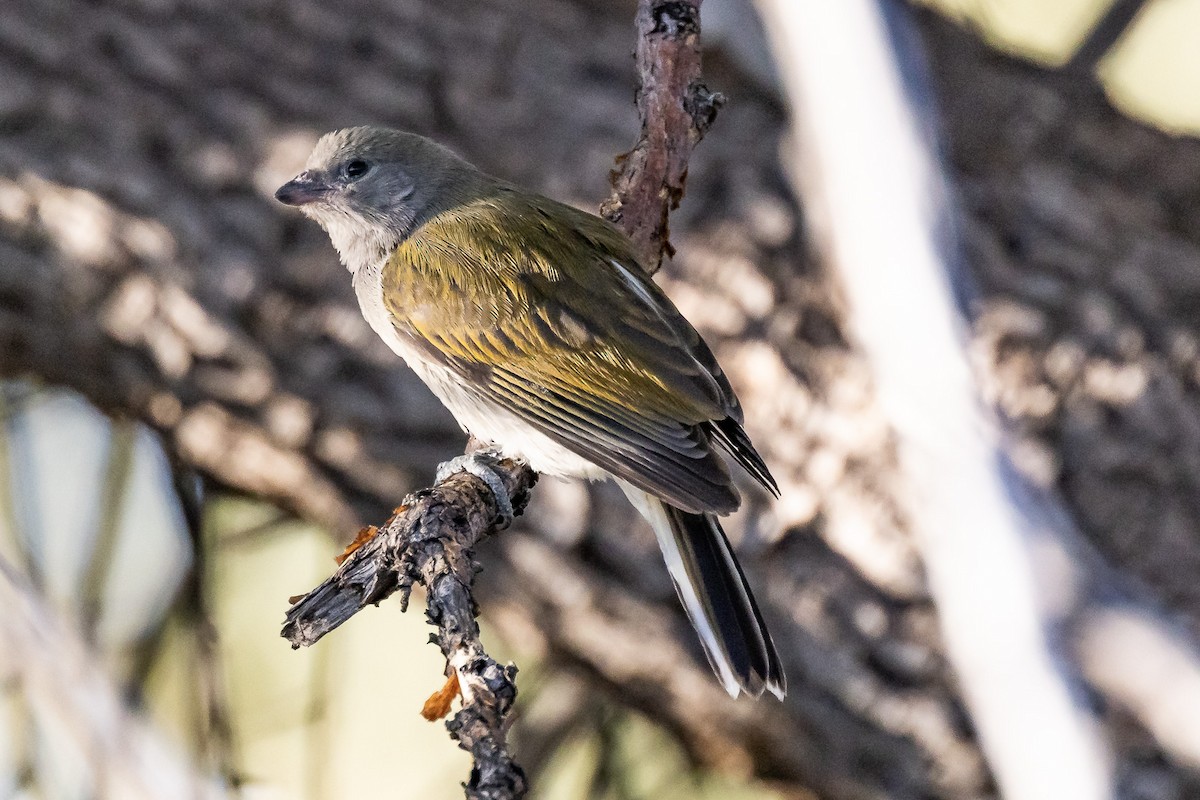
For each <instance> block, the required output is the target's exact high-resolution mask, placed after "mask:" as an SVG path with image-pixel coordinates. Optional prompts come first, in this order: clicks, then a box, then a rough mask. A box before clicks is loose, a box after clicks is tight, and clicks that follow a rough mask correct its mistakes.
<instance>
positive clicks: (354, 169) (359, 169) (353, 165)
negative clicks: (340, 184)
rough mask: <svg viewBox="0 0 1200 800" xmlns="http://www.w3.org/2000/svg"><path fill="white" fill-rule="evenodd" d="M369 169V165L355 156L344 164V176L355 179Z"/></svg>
mask: <svg viewBox="0 0 1200 800" xmlns="http://www.w3.org/2000/svg"><path fill="white" fill-rule="evenodd" d="M369 169H371V165H370V164H368V163H367V162H365V161H363V160H362V159H360V158H356V159H354V160H353V161H351V162H350V163H348V164H347V165H346V177H347V178H349V179H350V180H356V179H358V178H361V177H362V176H363V175H366V174H367V171H368V170H369Z"/></svg>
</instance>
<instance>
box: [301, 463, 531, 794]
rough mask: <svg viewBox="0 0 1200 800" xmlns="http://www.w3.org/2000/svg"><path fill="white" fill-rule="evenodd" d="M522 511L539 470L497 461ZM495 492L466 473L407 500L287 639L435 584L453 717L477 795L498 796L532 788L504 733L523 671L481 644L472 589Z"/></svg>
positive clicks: (309, 635) (435, 614)
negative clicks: (456, 692)
mask: <svg viewBox="0 0 1200 800" xmlns="http://www.w3.org/2000/svg"><path fill="white" fill-rule="evenodd" d="M495 471H496V474H497V475H498V476H499V477H500V479H501V480H502V481H503V482H504V486H505V488H506V489H507V490H508V492H509V495H510V496H511V497H512V498H513V511H514V513H520V512H521V511H522V510H523V509H524V507H525V504H526V502H527V501H528V498H529V490H530V489H531V488H532V487H533V485H534V483H536V481H537V475H536V474H535V473H534V472H533V471H532V470H530V469H529V468H528V467H527V466H525V465H524V464H520V463H517V462H514V461H502V462H500V463H499V464H498V465H496V467H495ZM497 511H498V509H497V507H496V501H495V498H494V497H493V496H492V493H491V490H489V489H488V487H487V485H486V484H484V482H483V481H481V480H480V479H479V478H476V477H475V476H473V475H469V474H467V473H463V472H458V473H454V474H452V475H450V476H449V477H447V478H445V479H444V480H442V481H440V482H439V483H437V484H436V485H435V486H434V487H433V488H430V489H422V490H420V491H418V492H414V493H413V494H411V495H409V496H408V497H406V498H405V499H404V503H403V504H402V505H401V506H400V507H399V508H397V509H396V513H395V514H394V515H393V516H392V518H391V519H389V520H388V521H387V522H386V523H385V524H384V525H383V527H381V528H380V529H379V530H378V532H377V533H375V534H374V535H373V536H372V537H371V538H369V539H367V540H366V541H365V542H364V543H363V544H362V545H361V546H359V547H358V548H357V549H355V550H354V551H353V552H351V553H350V554H349V556H348V557H347V558H346V560H345V561H343V562H342V565H341V566H340V567H339V568H338V570H337V572H335V573H334V574H333V576H332V577H330V578H329V579H327V580H326V581H325V582H324V583H322V584H321V585H320V586H318V587H317V588H316V589H313V590H312V591H311V592H309V593H308V594H307V595H305V596H304V597H303V598H301V599H300V600H299V601H298V602H296V604H295V605H293V606H292V608H291V609H290V610H289V611H288V613H287V621H286V623H285V624H284V626H283V636H284V638H286V639H287V640H288V641H290V642H291V643H292V646H293V647H300V646H301V645H305V646H307V645H311V644H314V643H315V642H317V641H318V640H319V639H320V638H321V637H322V636H324V635H325V634H327V633H329V632H330V631H332V630H333V629H334V628H336V627H338V626H339V625H341V624H342V623H343V622H345V621H346V620H348V619H349V618H350V617H351V616H353V615H354V614H355V613H357V612H358V611H359V610H360V609H362V608H364V607H366V606H367V605H371V604H377V603H379V602H380V601H382V600H384V599H386V598H387V597H389V596H390V595H392V594H393V593H395V592H399V593H400V598H401V607H402V608H405V609H406V608H407V607H408V598H409V593H410V592H411V591H412V587H413V584H414V583H420V584H421V585H423V586H424V587H425V588H426V591H427V596H428V606H429V608H428V617H429V621H430V623H431V624H433V625H434V626H435V627H436V628H437V633H435V634H433V636H432V641H433V642H434V643H435V644H437V646H438V647H439V648H441V651H442V654H443V655H444V656H445V657H446V663H447V665H448V666H447V669H448V670H450V669H452V670H453V671H454V672H455V673H456V675H457V677H458V681H459V685H460V687H461V691H462V698H463V704H462V709H461V710H459V712H458V713H457V714H455V715H454V717H453V718H452V719H451V720H449V721H448V722H447V723H446V727H447V728H448V729H449V730H450V734H451V736H453V737H454V738H455V739H457V740H458V742H459V746H460V747H462V748H463V749H464V750H467V751H468V752H470V753H471V756H472V758H473V760H474V767H473V769H472V770H471V778H470V780H469V782H468V783H467V786H466V791H467V797H468V798H479V799H480V800H485V799H486V800H499V799H500V798H518V797H522V796H523V795H524V794H525V790H526V781H525V773H524V772H523V771H522V770H521V768H520V766H519V765H517V764H516V762H514V761H513V759H512V757H511V756H510V755H509V753H508V749H507V744H506V741H505V734H506V732H507V728H508V724H509V719H508V715H509V712H510V711H511V710H512V704H513V700H514V699H515V698H516V694H517V688H516V684H515V683H514V680H513V679H514V677H515V675H516V668H515V667H513V666H511V665H510V666H501V665H500V664H499V663H497V661H496V660H495V659H494V658H492V657H491V656H489V655H488V654H487V652H486V651H485V650H484V648H483V644H482V642H480V640H479V625H478V624H477V623H476V621H475V614H476V611H477V609H476V606H475V601H474V599H473V597H472V594H471V591H472V587H473V584H474V580H475V573H476V572H477V566H476V563H475V560H474V549H473V548H474V547H475V545H476V544H477V543H478V542H479V541H480V540H482V539H483V538H484V537H486V536H487V535H488V534H489V533H491V532H492V530H493V528H494V523H495V520H496V515H497Z"/></svg>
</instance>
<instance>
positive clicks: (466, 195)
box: [275, 126, 787, 699]
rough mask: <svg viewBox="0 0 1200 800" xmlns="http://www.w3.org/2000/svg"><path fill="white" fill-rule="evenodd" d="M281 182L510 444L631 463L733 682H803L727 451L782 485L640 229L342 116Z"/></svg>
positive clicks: (556, 456)
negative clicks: (737, 521) (769, 599)
mask: <svg viewBox="0 0 1200 800" xmlns="http://www.w3.org/2000/svg"><path fill="white" fill-rule="evenodd" d="M275 197H276V199H277V200H279V201H280V202H282V203H284V204H286V205H289V206H295V207H297V208H299V210H300V211H301V212H302V213H303V214H304V215H305V216H306V217H308V218H310V219H312V220H314V221H315V222H316V223H317V224H318V225H320V226H321V227H322V228H323V229H324V230H325V232H326V233H327V234H328V236H329V238H330V241H331V242H332V244H333V246H334V248H335V249H336V250H337V252H338V254H339V256H340V259H341V261H342V264H343V265H344V266H345V267H346V269H347V270H349V272H350V273H351V276H352V278H351V281H352V283H353V286H354V291H355V294H356V296H357V298H358V302H359V306H360V308H361V310H362V313H363V316H364V317H365V319H366V321H367V322H368V324H369V325H370V326H371V328H372V329H373V330H374V331H375V332H376V333H377V334H378V335H379V336H380V337H381V338H382V339H383V340H384V342H386V343H387V344H388V346H390V348H391V349H392V350H393V351H394V352H395V353H396V354H397V355H399V356H400V357H401V358H402V359H403V360H404V361H405V362H406V363H407V364H408V366H409V367H410V368H411V369H412V370H413V372H415V373H416V374H417V376H419V377H420V378H421V379H422V380H423V381H424V382H425V384H426V385H427V386H428V387H429V389H430V390H431V391H432V392H433V394H434V395H436V396H437V397H438V399H439V400H441V402H442V403H443V404H444V405H445V406H446V407H447V409H449V411H450V412H451V414H452V415H453V416H454V417H455V419H456V420H457V421H458V423H459V425H461V426H462V428H463V429H464V430H465V431H466V432H467V433H469V434H470V435H471V436H473V437H475V438H476V439H478V440H480V441H482V442H485V443H487V445H488V448H489V451H490V452H491V453H493V454H495V455H498V456H502V457H511V458H516V459H520V460H522V461H524V462H525V463H527V464H528V465H529V466H530V468H532V469H533V470H534V471H536V472H538V473H539V474H543V475H553V476H560V477H566V478H582V479H587V480H602V479H608V478H611V479H613V480H615V481H616V483H617V484H618V485H619V486H620V488H621V489H622V490H623V491H624V492H625V494H626V496H627V497H628V498H629V500H630V501H631V503H632V504H633V506H634V507H635V508H636V509H637V510H638V511H639V512H640V513H641V514H642V516H643V517H645V519H646V520H647V521H648V522H649V524H650V526H651V528H653V530H654V533H655V538H656V539H657V542H658V545H659V547H660V549H661V551H662V555H663V559H664V561H665V563H666V566H667V570H668V572H669V574H670V577H671V579H672V582H673V583H674V586H675V589H676V592H677V594H678V595H679V598H680V600H681V602H682V604H683V607H684V610H685V611H686V613H687V615H688V617H689V619H690V621H691V623H692V625H693V627H694V628H695V629H696V632H697V634H698V637H699V640H700V644H701V646H702V648H703V650H704V652H705V654H706V656H707V658H708V661H709V663H710V665H711V666H712V669H713V671H714V673H715V674H716V676H717V678H718V680H719V681H720V683H721V685H722V686H723V687H724V688H725V690H726V691H727V692H728V693H729V694H730V695H731V696H733V697H735V698H736V697H737V696H738V695H739V694H740V693H742V692H745V693H746V694H748V695H750V696H759V695H761V694H762V693H763V692H764V691H768V692H771V693H772V694H774V695H775V696H777V697H778V698H780V699H782V698H783V697H784V695H785V693H786V690H787V686H786V678H785V676H784V672H783V667H782V665H781V662H780V659H779V654H778V652H777V650H776V647H775V644H774V642H773V641H772V639H771V635H770V633H769V632H768V630H767V626H766V624H765V622H764V620H763V616H762V613H761V612H760V610H759V607H758V604H757V602H756V601H755V599H754V595H753V594H752V593H751V590H750V586H749V583H748V582H747V580H746V576H745V574H744V573H743V571H742V569H741V567H740V565H739V564H738V561H737V558H736V557H735V555H734V552H733V548H732V547H731V545H730V543H729V540H728V538H727V537H726V535H725V533H724V531H723V530H722V528H721V525H720V522H719V519H718V517H719V516H720V515H724V514H728V513H729V512H732V511H734V510H735V509H737V508H738V506H739V504H740V496H739V493H738V491H737V489H736V488H735V486H734V483H733V480H732V477H731V474H730V470H729V468H728V465H727V464H726V461H725V458H731V459H732V460H733V461H734V462H735V463H737V464H738V465H740V467H741V468H742V469H744V470H745V471H746V472H747V473H748V474H749V475H750V476H751V477H753V478H754V479H755V480H757V482H758V483H760V484H761V485H762V486H763V487H765V488H766V489H767V490H769V491H770V492H771V493H772V494H774V495H775V496H778V495H779V489H778V486H777V484H776V481H775V479H774V478H773V477H772V475H771V473H770V471H769V469H768V468H767V465H766V463H765V462H764V461H763V459H762V457H761V456H760V455H759V453H758V452H757V451H756V450H755V448H754V445H753V444H752V443H751V441H750V438H749V436H748V435H747V434H746V431H745V429H744V427H743V412H742V408H741V405H740V403H739V401H738V399H737V396H736V395H735V394H734V391H733V388H732V387H731V385H730V383H729V380H728V378H727V377H726V375H725V373H724V372H723V371H722V369H721V367H720V365H719V364H718V363H717V360H716V358H715V357H714V355H713V353H712V350H711V349H709V347H708V345H707V344H706V343H705V342H704V340H703V339H702V338H701V336H700V334H699V333H698V332H697V330H696V328H695V327H693V326H692V324H691V323H689V322H688V321H687V320H686V319H685V318H684V317H683V315H682V314H681V313H680V312H679V310H678V309H677V308H676V307H675V304H674V303H673V302H672V301H671V300H670V299H669V298H668V297H667V295H666V294H665V293H664V291H663V290H662V289H661V288H660V287H659V286H658V284H656V283H655V282H654V281H653V280H652V279H651V278H650V277H649V275H650V273H649V272H648V271H647V270H646V269H645V268H644V265H643V264H642V262H641V261H640V260H639V257H638V255H637V253H636V250H635V247H634V245H633V243H632V242H631V240H630V239H629V238H628V237H627V236H626V235H625V234H624V232H622V231H621V230H620V229H619V228H617V227H616V226H615V225H613V224H612V223H610V222H609V221H607V220H605V219H603V218H601V217H598V216H596V215H594V214H590V213H588V212H586V211H582V210H580V209H577V208H575V207H573V206H570V205H567V204H565V203H561V202H558V201H556V200H553V199H551V198H548V197H545V196H542V195H539V194H536V193H534V192H531V191H527V190H524V189H522V188H520V187H518V186H516V185H514V184H512V183H509V182H507V181H504V180H501V179H499V178H496V177H492V176H491V175H488V174H486V173H485V172H483V171H481V170H480V169H478V168H476V167H475V166H473V165H472V164H470V163H469V162H467V161H466V160H465V159H463V158H461V157H460V156H458V155H457V154H456V153H455V152H453V151H452V150H451V149H449V148H447V147H445V146H443V145H441V144H439V143H437V142H435V141H433V140H431V139H428V138H426V137H424V136H420V135H418V134H415V133H409V132H406V131H399V130H393V129H389V128H382V127H372V126H360V127H351V128H344V129H341V130H336V131H332V132H330V133H327V134H325V135H324V136H322V137H321V138H320V139H319V140H318V141H317V143H316V146H315V147H314V149H313V151H312V153H311V155H310V156H309V158H308V161H307V163H306V165H305V168H304V170H303V171H302V172H300V173H299V174H298V175H296V177H295V178H293V179H292V180H290V181H288V182H287V183H285V184H284V185H283V186H281V187H280V188H279V189H278V191H276V193H275ZM463 466H464V468H468V469H469V470H470V471H471V472H474V473H475V474H477V475H481V477H485V478H486V476H487V474H488V473H487V471H486V468H487V465H486V464H482V465H481V464H478V463H472V464H463ZM493 475H494V473H493ZM488 483H489V486H491V487H492V489H493V493H494V494H496V495H497V500H496V502H497V505H498V507H500V508H504V504H505V503H506V502H510V501H509V499H508V498H507V496H505V497H504V498H501V497H500V496H499V495H501V494H504V490H503V486H502V485H501V484H499V481H498V480H491V481H488ZM508 508H509V509H511V506H508ZM509 514H510V517H511V510H510V511H509Z"/></svg>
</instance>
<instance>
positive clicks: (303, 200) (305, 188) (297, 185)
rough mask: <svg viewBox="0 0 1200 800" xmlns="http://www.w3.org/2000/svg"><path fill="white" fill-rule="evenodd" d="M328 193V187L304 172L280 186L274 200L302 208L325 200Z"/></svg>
mask: <svg viewBox="0 0 1200 800" xmlns="http://www.w3.org/2000/svg"><path fill="white" fill-rule="evenodd" d="M328 193H329V187H328V186H327V185H326V184H325V183H323V182H322V181H321V180H319V179H317V178H315V177H313V175H312V173H310V172H309V171H308V170H305V171H304V172H301V173H300V174H299V175H297V176H296V177H295V178H292V179H291V180H290V181H288V182H287V183H285V184H284V185H283V186H280V187H279V188H278V189H277V190H276V191H275V199H276V200H278V201H279V202H281V203H285V204H287V205H289V206H303V205H307V204H309V203H315V202H317V201H318V200H323V199H325V195H327V194H328Z"/></svg>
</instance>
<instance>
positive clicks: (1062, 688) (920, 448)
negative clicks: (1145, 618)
mask: <svg viewBox="0 0 1200 800" xmlns="http://www.w3.org/2000/svg"><path fill="white" fill-rule="evenodd" d="M759 3H760V7H761V9H762V11H763V15H764V18H765V21H766V27H767V29H768V31H769V33H770V35H771V36H772V37H773V43H774V47H775V51H776V55H777V60H778V63H779V66H780V73H781V75H782V77H783V81H784V84H785V88H786V91H787V93H788V97H789V100H790V102H791V105H792V108H793V109H794V111H795V116H796V120H797V130H796V141H795V142H793V150H794V153H795V156H796V157H795V159H794V160H793V162H792V163H791V164H790V166H791V167H792V169H793V177H794V178H795V179H796V182H797V185H798V189H799V192H800V194H801V195H802V197H803V198H804V201H805V210H806V213H807V215H808V219H809V221H810V224H811V229H812V232H813V238H814V240H815V241H816V242H817V244H818V247H820V248H821V250H822V255H824V256H825V257H826V258H827V260H828V263H829V264H831V265H832V266H833V267H834V268H835V269H836V271H837V273H838V275H839V276H840V278H841V281H842V284H843V286H844V288H845V291H846V295H847V298H848V300H849V303H850V305H851V319H852V325H853V333H854V334H855V335H856V337H857V340H858V343H859V345H860V346H861V347H862V349H863V350H864V351H865V353H866V355H867V357H868V359H869V360H870V363H871V366H872V370H873V373H874V378H875V383H876V388H877V391H878V395H879V399H880V402H881V403H882V404H883V407H884V410H885V412H886V414H887V415H888V418H889V420H890V422H891V424H892V426H893V428H894V430H895V432H896V437H897V442H898V457H899V460H900V466H901V471H902V474H903V476H904V480H905V482H906V491H905V494H904V497H903V498H902V502H904V503H905V505H906V509H905V510H906V512H907V515H908V518H909V521H910V522H911V524H912V526H913V528H914V530H915V531H916V532H917V536H918V540H919V547H920V550H921V554H922V557H923V559H924V562H925V565H926V568H927V571H928V578H929V585H930V590H931V592H932V594H933V596H934V599H935V602H936V604H937V608H938V614H939V617H940V620H941V623H942V628H943V635H944V637H945V641H946V647H947V652H948V654H949V657H950V659H951V661H952V663H953V666H954V668H955V670H956V672H957V674H958V677H959V680H960V681H961V683H962V687H963V693H964V696H965V699H966V701H967V704H968V706H969V709H970V712H971V715H972V717H973V718H974V720H975V724H976V726H977V728H978V730H979V732H980V737H981V739H982V744H983V747H984V749H985V752H986V753H987V756H988V760H989V762H990V764H991V766H992V769H993V771H994V773H995V775H996V779H997V781H998V783H999V785H1000V788H1001V791H1002V793H1003V795H1004V796H1005V797H1006V798H1009V799H1010V800H1064V798H1071V799H1072V800H1103V799H1104V798H1108V797H1110V796H1111V794H1112V787H1111V777H1110V765H1109V757H1108V754H1107V752H1106V749H1105V746H1104V744H1103V743H1102V741H1101V739H1100V737H1099V735H1098V733H1097V730H1096V725H1095V723H1094V720H1093V719H1092V718H1091V716H1090V715H1089V713H1088V712H1087V711H1086V710H1085V709H1084V708H1083V707H1081V705H1080V703H1079V702H1078V698H1077V697H1076V696H1075V695H1074V693H1073V691H1072V686H1071V678H1070V677H1068V675H1066V674H1064V671H1063V670H1061V669H1060V668H1059V665H1058V664H1057V663H1056V660H1055V657H1054V655H1053V654H1052V642H1051V641H1050V633H1049V630H1050V623H1051V620H1050V619H1049V612H1048V610H1047V609H1046V608H1045V607H1044V605H1043V603H1042V598H1041V595H1040V594H1039V587H1038V578H1039V576H1038V575H1037V574H1036V571H1035V563H1034V559H1033V558H1032V556H1031V543H1032V540H1033V539H1034V538H1035V537H1036V524H1035V523H1034V522H1032V521H1030V520H1028V519H1026V518H1025V517H1024V516H1023V513H1022V508H1021V507H1020V506H1019V505H1018V504H1016V503H1014V502H1013V500H1012V497H1011V496H1010V493H1009V486H1008V484H1007V482H1006V478H1005V471H1004V469H1003V466H1002V465H1003V460H1002V456H1001V454H1000V453H999V451H998V447H997V442H998V439H999V433H998V430H997V426H996V425H995V424H994V422H993V420H992V419H991V418H990V416H989V415H988V414H987V413H986V411H985V410H984V409H983V408H982V406H981V403H980V400H979V398H978V396H977V393H976V390H975V384H974V380H973V377H972V372H971V368H970V365H969V363H968V360H967V352H966V347H967V345H966V336H965V333H964V331H963V329H962V327H961V324H960V320H959V317H958V315H957V312H956V304H955V302H954V299H953V296H952V294H951V291H950V286H949V281H948V277H947V273H948V270H949V269H951V268H952V267H953V258H954V255H953V247H952V243H951V238H952V237H951V235H950V226H951V224H952V214H951V210H950V207H949V203H948V199H947V196H946V191H945V187H944V184H943V181H942V177H941V172H940V168H939V164H938V161H937V157H936V154H935V152H934V150H933V144H932V143H931V141H930V137H929V136H927V135H926V132H925V131H924V130H923V129H922V124H923V123H928V122H929V121H928V120H921V119H919V118H918V117H917V115H916V113H915V111H914V107H915V101H914V97H913V95H912V93H911V92H912V89H913V86H912V85H911V84H906V83H905V82H904V80H903V79H902V77H901V68H900V66H899V63H898V53H897V51H896V49H895V47H894V45H895V41H894V40H893V38H892V33H893V32H894V31H893V30H892V29H889V26H888V23H887V21H886V20H885V19H884V17H883V10H882V6H881V5H878V4H877V3H876V2H875V0H837V2H830V1H829V0H759ZM892 10H895V11H897V13H901V12H900V11H899V6H898V5H897V6H895V7H893V9H892ZM906 77H908V78H909V79H911V78H912V77H913V76H912V75H909V76H906Z"/></svg>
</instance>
